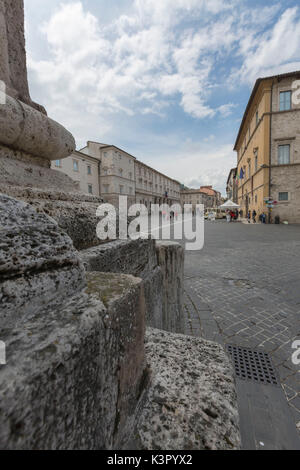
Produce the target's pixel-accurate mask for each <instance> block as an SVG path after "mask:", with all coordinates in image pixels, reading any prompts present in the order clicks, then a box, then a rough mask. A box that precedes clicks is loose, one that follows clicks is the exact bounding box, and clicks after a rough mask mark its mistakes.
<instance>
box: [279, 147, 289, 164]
mask: <svg viewBox="0 0 300 470" xmlns="http://www.w3.org/2000/svg"><path fill="white" fill-rule="evenodd" d="M288 163H290V145H279V146H278V165H286V164H288Z"/></svg>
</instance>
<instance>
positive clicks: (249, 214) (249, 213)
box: [247, 211, 251, 224]
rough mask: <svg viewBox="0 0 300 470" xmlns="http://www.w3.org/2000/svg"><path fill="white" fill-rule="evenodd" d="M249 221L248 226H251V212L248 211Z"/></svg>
mask: <svg viewBox="0 0 300 470" xmlns="http://www.w3.org/2000/svg"><path fill="white" fill-rule="evenodd" d="M247 219H248V224H250V223H251V211H248V214H247Z"/></svg>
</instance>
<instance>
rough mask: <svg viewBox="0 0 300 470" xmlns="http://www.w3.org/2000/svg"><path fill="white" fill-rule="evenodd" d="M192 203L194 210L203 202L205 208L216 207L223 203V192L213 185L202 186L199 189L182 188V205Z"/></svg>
mask: <svg viewBox="0 0 300 470" xmlns="http://www.w3.org/2000/svg"><path fill="white" fill-rule="evenodd" d="M184 204H192V206H193V211H194V210H195V208H196V205H197V204H203V205H204V209H205V210H207V209H213V208H214V209H216V208H217V207H219V206H220V205H221V193H219V192H218V191H215V190H214V189H213V187H212V186H201V188H199V189H182V190H181V205H182V206H183V205H184Z"/></svg>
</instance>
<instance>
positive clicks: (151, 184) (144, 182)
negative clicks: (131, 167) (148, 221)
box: [135, 160, 180, 209]
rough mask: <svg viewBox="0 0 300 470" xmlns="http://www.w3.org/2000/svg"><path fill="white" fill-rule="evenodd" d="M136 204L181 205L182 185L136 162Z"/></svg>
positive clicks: (149, 205) (147, 205) (148, 205)
mask: <svg viewBox="0 0 300 470" xmlns="http://www.w3.org/2000/svg"><path fill="white" fill-rule="evenodd" d="M135 177H136V202H137V203H139V204H145V205H146V207H148V208H149V209H150V208H151V205H152V204H159V205H161V204H168V205H169V206H171V205H173V204H176V203H177V204H180V183H179V182H178V181H176V180H173V179H172V178H169V177H168V176H166V175H164V174H162V173H160V172H158V171H157V170H154V169H153V168H151V167H149V166H148V165H145V163H142V162H141V161H139V160H137V161H136V162H135Z"/></svg>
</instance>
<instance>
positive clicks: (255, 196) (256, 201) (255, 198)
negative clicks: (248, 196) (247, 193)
mask: <svg viewBox="0 0 300 470" xmlns="http://www.w3.org/2000/svg"><path fill="white" fill-rule="evenodd" d="M255 204H257V195H256V196H255Z"/></svg>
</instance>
